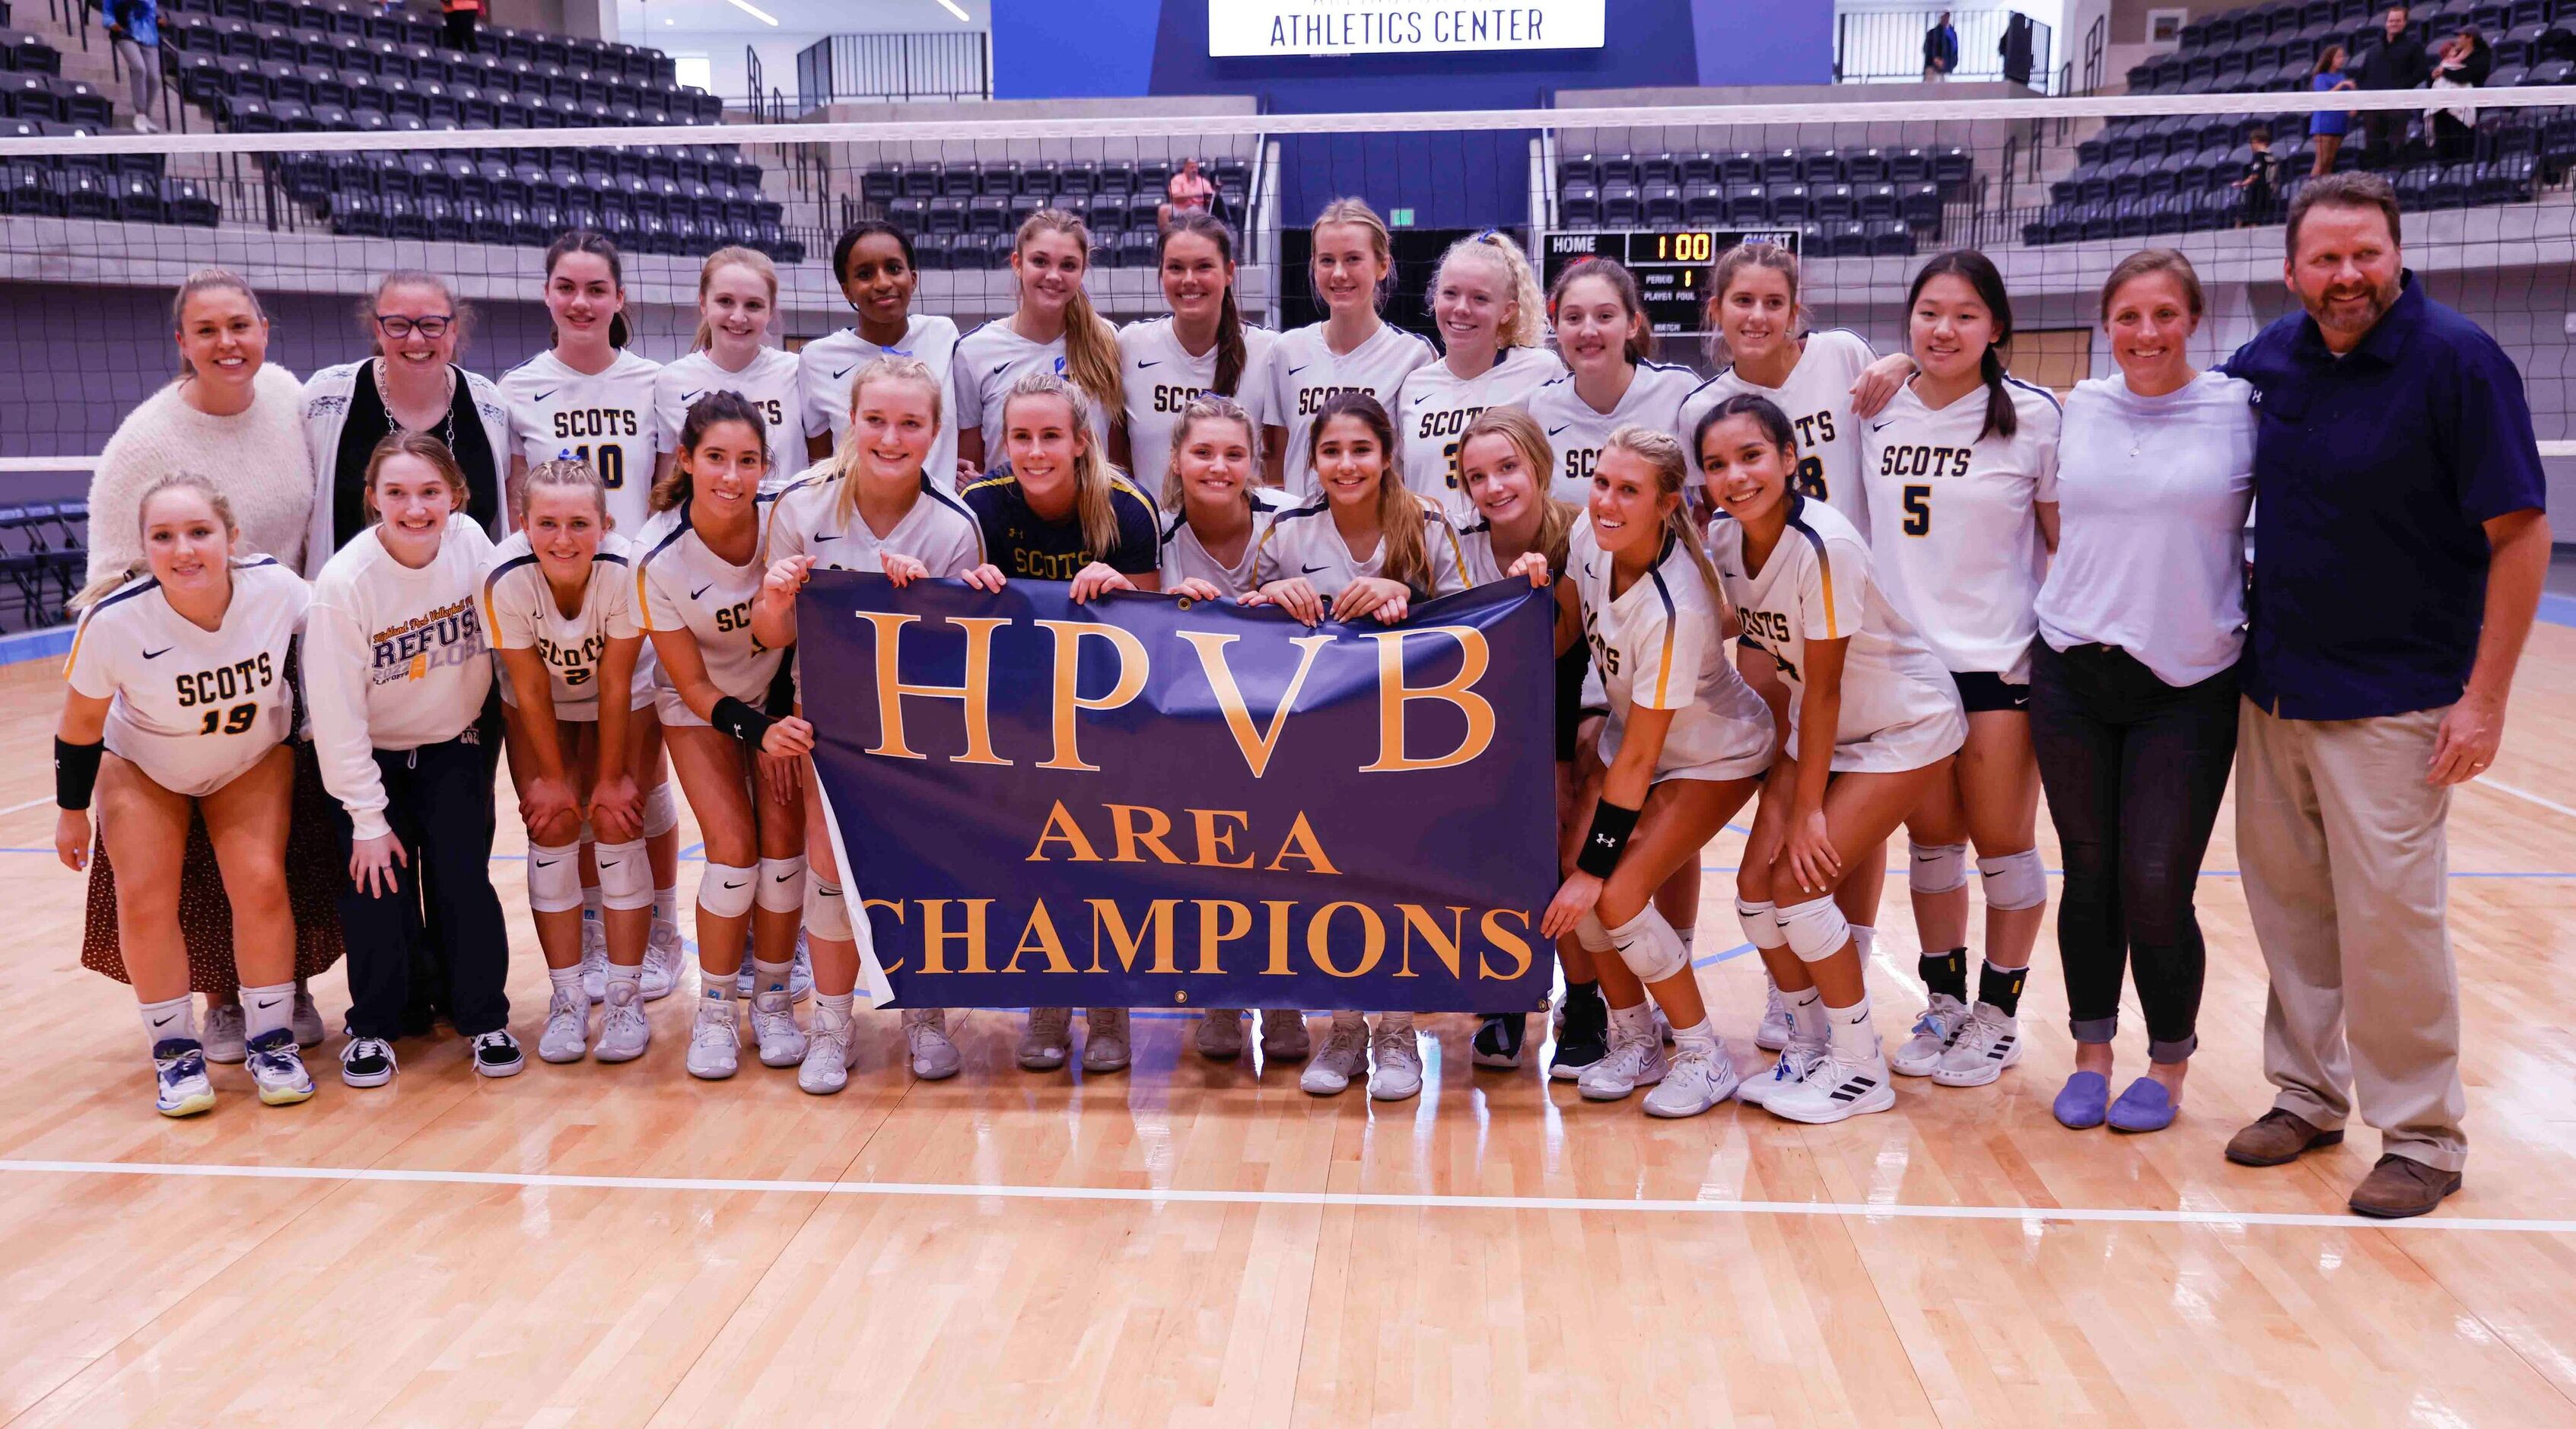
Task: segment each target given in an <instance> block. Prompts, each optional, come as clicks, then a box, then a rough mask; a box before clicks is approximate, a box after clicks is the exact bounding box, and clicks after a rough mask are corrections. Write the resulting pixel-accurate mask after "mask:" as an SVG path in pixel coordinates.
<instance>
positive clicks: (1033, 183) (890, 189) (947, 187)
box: [859, 158, 1252, 269]
mask: <svg viewBox="0 0 2576 1429" xmlns="http://www.w3.org/2000/svg"><path fill="white" fill-rule="evenodd" d="M1206 173H1207V176H1208V181H1209V182H1210V183H1213V184H1215V185H1216V191H1217V200H1216V209H1217V214H1218V216H1219V217H1221V218H1225V219H1227V220H1228V221H1229V222H1237V223H1239V222H1240V221H1241V219H1242V217H1243V215H1244V214H1246V213H1247V212H1248V211H1249V202H1248V201H1249V197H1250V194H1251V191H1252V169H1251V166H1250V165H1249V164H1247V163H1246V162H1245V161H1244V160H1242V159H1236V158H1222V159H1211V160H1209V161H1207V164H1206ZM1171 179H1172V165H1171V164H1169V163H1167V162H1164V161H1161V160H1146V161H1144V162H1141V163H1132V164H1129V163H1093V162H1089V161H1065V162H1058V163H1025V162H1017V161H1014V162H1011V163H989V164H915V165H903V164H890V163H889V164H872V165H870V166H868V168H867V169H865V170H864V171H862V172H861V174H860V175H859V197H860V199H861V201H862V202H864V203H865V204H867V205H868V206H870V207H871V208H873V209H874V210H875V212H876V213H877V214H878V215H880V216H882V217H884V218H885V219H886V220H887V221H888V222H890V223H892V224H894V225H895V226H896V227H897V228H900V229H902V230H903V231H904V233H905V234H906V235H907V236H908V237H910V238H911V239H912V242H913V256H914V257H916V258H918V259H919V260H920V261H921V266H922V267H923V268H925V269H936V268H954V269H976V268H1007V267H1009V266H1010V262H1011V246H1012V239H1013V237H1014V236H1015V235H1016V234H1017V233H1018V231H1019V227H1020V223H1021V221H1022V220H1023V219H1026V218H1027V217H1028V216H1029V215H1030V214H1032V213H1035V212H1037V211H1038V210H1039V209H1041V208H1047V207H1054V208H1061V209H1066V210H1069V211H1071V212H1073V213H1075V214H1078V215H1080V216H1081V218H1082V220H1083V222H1084V224H1085V225H1087V226H1088V227H1089V228H1090V229H1091V238H1092V243H1093V261H1094V262H1095V263H1096V264H1098V265H1100V266H1104V267H1120V268H1151V267H1152V266H1154V251H1155V247H1156V229H1157V224H1156V216H1157V211H1158V209H1159V208H1160V206H1161V204H1162V201H1163V193H1164V190H1165V188H1166V187H1167V186H1168V185H1169V184H1170V183H1171Z"/></svg>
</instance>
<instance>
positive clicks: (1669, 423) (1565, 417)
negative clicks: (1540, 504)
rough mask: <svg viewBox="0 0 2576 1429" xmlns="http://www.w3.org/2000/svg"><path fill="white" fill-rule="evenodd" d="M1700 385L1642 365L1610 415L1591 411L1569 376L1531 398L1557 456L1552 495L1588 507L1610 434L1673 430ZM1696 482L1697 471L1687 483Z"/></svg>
mask: <svg viewBox="0 0 2576 1429" xmlns="http://www.w3.org/2000/svg"><path fill="white" fill-rule="evenodd" d="M1697 386H1699V374H1698V373H1695V372H1693V371H1691V370H1690V369H1689V368H1687V367H1674V366H1668V365H1666V364H1664V363H1661V362H1640V363H1638V364H1637V371H1636V375H1635V376H1634V377H1631V378H1630V379H1629V381H1628V391H1627V395H1625V396H1623V397H1621V398H1620V399H1619V405H1618V406H1616V407H1613V408H1612V409H1610V410H1609V411H1607V412H1596V411H1594V410H1592V404H1591V403H1589V402H1586V401H1584V400H1583V398H1582V397H1581V396H1580V395H1579V394H1577V393H1576V392H1575V390H1574V374H1573V373H1571V372H1569V373H1567V374H1566V375H1565V376H1563V377H1559V378H1557V379H1556V380H1555V381H1553V382H1550V383H1548V384H1547V385H1545V386H1543V387H1541V388H1539V389H1538V390H1537V391H1536V392H1533V393H1531V394H1530V399H1529V403H1528V406H1529V414H1530V415H1531V416H1533V417H1536V418H1538V424H1539V429H1540V430H1541V431H1544V432H1546V433H1547V444H1548V446H1549V448H1551V449H1552V450H1553V451H1554V452H1555V453H1556V470H1555V471H1554V472H1553V473H1552V474H1551V476H1550V479H1549V482H1548V495H1550V496H1553V497H1555V498H1556V499H1557V500H1559V501H1571V502H1573V503H1574V504H1575V505H1577V506H1581V505H1584V504H1585V503H1587V502H1589V501H1590V500H1591V499H1592V468H1593V467H1594V466H1596V465H1598V464H1599V463H1600V460H1601V448H1602V447H1603V446H1605V445H1607V444H1608V442H1609V440H1610V434H1611V433H1612V432H1615V431H1617V430H1619V429H1620V428H1621V427H1648V428H1652V429H1653V430H1655V431H1658V432H1669V431H1671V430H1673V428H1675V427H1676V426H1679V425H1680V423H1681V410H1682V399H1683V398H1685V397H1688V396H1689V395H1690V394H1691V391H1692V389H1694V388H1696V387H1697ZM1698 481H1699V477H1698V474H1697V473H1696V472H1693V473H1692V474H1691V476H1690V480H1689V482H1688V483H1687V484H1689V485H1693V486H1695V485H1697V484H1698Z"/></svg>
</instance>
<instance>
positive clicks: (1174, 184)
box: [1154, 159, 1216, 233]
mask: <svg viewBox="0 0 2576 1429" xmlns="http://www.w3.org/2000/svg"><path fill="white" fill-rule="evenodd" d="M1215 202H1216V185H1215V184H1212V183H1210V182H1208V176H1207V175H1205V174H1203V173H1200V172H1199V161H1198V160H1196V159H1183V160H1181V171H1180V172H1179V173H1177V174H1174V175H1172V181H1171V182H1170V183H1169V184H1166V185H1164V187H1163V206H1162V207H1161V208H1160V209H1158V210H1156V211H1155V215H1154V222H1155V227H1156V231H1157V232H1159V233H1169V232H1171V231H1172V216H1173V215H1174V214H1182V213H1206V212H1208V209H1209V205H1211V204H1213V203H1215Z"/></svg>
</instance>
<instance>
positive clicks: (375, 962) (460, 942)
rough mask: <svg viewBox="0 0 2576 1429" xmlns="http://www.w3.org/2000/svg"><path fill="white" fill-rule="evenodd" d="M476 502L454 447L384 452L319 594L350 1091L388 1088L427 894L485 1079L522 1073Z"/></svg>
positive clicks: (313, 656) (419, 443) (307, 669)
mask: <svg viewBox="0 0 2576 1429" xmlns="http://www.w3.org/2000/svg"><path fill="white" fill-rule="evenodd" d="M468 500H469V495H468V490H467V487H466V485H465V478H464V475H463V473H461V472H460V471H458V470H457V466H456V459H455V457H453V456H451V455H450V454H449V453H448V450H447V446H446V444H445V443H443V442H441V441H439V439H438V438H436V437H434V436H431V435H429V434H428V433H426V432H405V433H402V434H399V435H396V436H390V437H387V438H385V440H384V441H383V442H382V443H381V444H379V445H378V446H377V448H376V452H375V455H374V457H373V458H371V459H370V460H369V461H368V463H367V504H368V506H369V507H370V508H371V509H372V510H373V511H374V512H375V515H376V524H375V525H374V526H373V527H371V528H369V529H368V530H366V531H364V532H361V533H360V534H359V535H358V536H357V537H356V538H355V539H353V540H351V541H350V542H349V544H348V545H346V546H343V547H342V548H341V549H340V552H339V554H337V555H335V556H333V557H332V558H331V560H330V563H329V564H327V565H325V566H323V568H322V576H321V579H319V580H317V581H315V582H314V585H313V609H312V614H311V616H310V619H309V632H310V633H309V634H307V636H306V637H305V647H306V652H307V657H308V658H307V659H306V660H305V662H304V689H305V698H306V700H307V702H308V703H309V704H310V705H311V707H312V712H313V741H314V745H315V747H316V752H317V753H318V754H319V756H320V758H321V762H322V782H323V783H324V784H325V785H327V786H328V787H329V788H330V790H331V797H333V798H334V799H337V800H338V801H339V803H340V807H341V809H342V810H343V811H344V815H343V821H342V824H341V831H342V835H341V836H342V839H343V842H344V844H345V846H346V849H347V862H348V870H349V883H348V885H347V886H344V887H343V888H342V889H341V892H340V926H341V932H342V935H343V937H345V938H346V940H347V942H348V945H349V948H350V953H351V956H350V958H349V1044H348V1046H347V1047H346V1048H344V1049H342V1051H341V1054H340V1079H341V1080H342V1081H344V1082H347V1083H348V1084H349V1085H350V1086H353V1087H379V1086H383V1085H384V1084H385V1083H386V1082H388V1081H391V1080H392V1079H393V1075H394V1071H395V1062H394V1053H393V1047H392V1045H391V1043H392V1041H393V1039H394V1037H396V1036H397V1035H399V1033H400V1031H401V1024H402V1014H403V1005H404V1003H405V1001H406V1000H407V996H408V993H409V990H410V977H411V952H412V945H413V944H414V943H416V942H417V941H419V939H421V938H422V937H423V936H424V933H423V926H422V909H421V886H422V884H423V883H424V882H426V883H427V885H428V892H429V897H430V899H431V900H432V901H433V902H434V903H435V904H436V908H437V917H436V918H435V920H434V924H435V932H434V934H433V936H435V937H436V938H437V939H438V942H439V944H440V952H441V953H442V954H443V955H444V956H443V961H444V962H445V964H446V968H447V979H448V986H447V988H446V990H445V991H446V996H445V998H444V1001H445V1003H446V1005H447V1008H448V1011H449V1014H450V1015H451V1016H452V1017H453V1018H454V1019H455V1023H456V1030H457V1032H458V1033H460V1034H461V1035H463V1036H465V1037H467V1038H469V1039H471V1040H472V1042H473V1044H474V1051H473V1058H474V1070H476V1071H477V1072H480V1073H482V1074H483V1075H484V1076H487V1077H507V1076H512V1075H515V1074H516V1073H517V1072H518V1071H519V1069H520V1068H521V1067H522V1066H524V1065H525V1060H524V1059H523V1058H522V1057H521V1055H520V1052H519V1044H518V1042H517V1041H516V1040H515V1039H513V1038H512V1037H511V1036H510V1032H509V1026H508V1024H509V1020H510V1001H509V999H508V998H507V997H506V996H504V995H503V993H502V983H503V982H504V980H505V979H506V978H507V976H508V973H509V966H510V934H509V930H508V928H507V927H505V926H504V925H503V924H502V921H501V901H500V898H499V897H498V896H497V895H496V894H494V893H493V891H492V875H491V869H490V862H491V857H492V819H493V807H492V762H491V760H490V759H489V758H488V757H487V756H486V754H485V752H484V750H483V749H482V747H481V742H482V741H481V731H480V730H479V729H477V728H476V724H475V721H476V719H477V717H478V716H480V715H481V714H482V712H483V700H484V697H485V696H486V695H487V694H489V693H490V692H491V689H492V661H491V657H490V651H489V648H488V642H487V641H486V639H485V636H484V630H483V619H482V612H481V611H480V609H479V608H478V606H477V603H476V600H475V597H476V595H477V594H478V593H479V591H480V590H481V584H482V573H483V567H484V564H485V561H486V558H487V557H489V556H490V555H491V553H492V542H491V539H490V538H489V537H487V536H485V535H484V534H483V528H482V527H480V526H478V525H476V524H475V523H474V520H473V518H472V517H470V516H467V515H465V514H464V510H463V508H464V507H465V505H466V503H467V501H468Z"/></svg>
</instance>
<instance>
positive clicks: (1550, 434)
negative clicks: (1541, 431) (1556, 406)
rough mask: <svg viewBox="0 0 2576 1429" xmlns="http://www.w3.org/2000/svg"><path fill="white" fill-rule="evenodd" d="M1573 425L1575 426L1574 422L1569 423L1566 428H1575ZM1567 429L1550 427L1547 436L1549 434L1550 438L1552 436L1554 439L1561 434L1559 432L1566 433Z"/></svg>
mask: <svg viewBox="0 0 2576 1429" xmlns="http://www.w3.org/2000/svg"><path fill="white" fill-rule="evenodd" d="M1573 425H1574V424H1573V423H1572V422H1568V423H1566V424H1565V427H1570V426H1573ZM1565 427H1550V428H1548V429H1547V434H1548V435H1549V436H1551V437H1552V436H1555V435H1556V434H1557V433H1559V432H1561V431H1564V430H1565Z"/></svg>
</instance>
